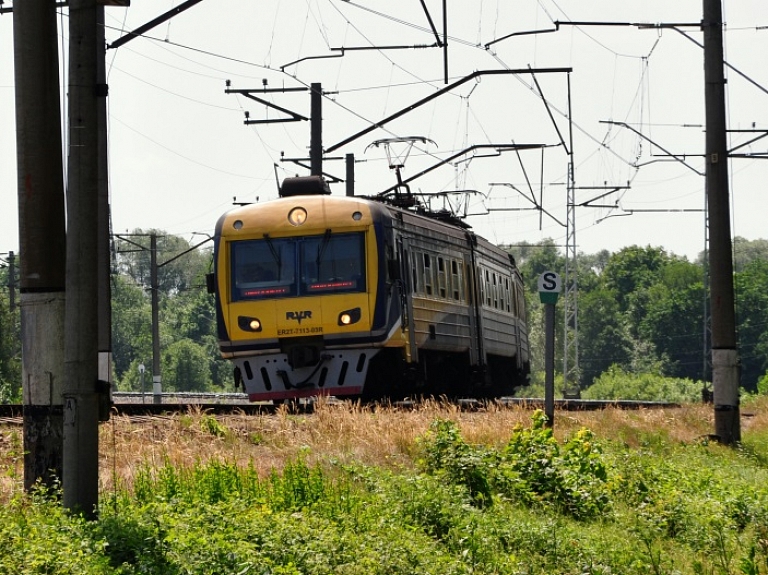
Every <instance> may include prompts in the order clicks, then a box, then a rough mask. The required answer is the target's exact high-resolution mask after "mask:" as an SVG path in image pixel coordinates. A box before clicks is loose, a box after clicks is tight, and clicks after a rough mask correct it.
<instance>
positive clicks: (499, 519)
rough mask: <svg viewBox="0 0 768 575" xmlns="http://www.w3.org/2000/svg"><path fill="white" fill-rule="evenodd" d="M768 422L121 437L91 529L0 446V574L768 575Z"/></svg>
mask: <svg viewBox="0 0 768 575" xmlns="http://www.w3.org/2000/svg"><path fill="white" fill-rule="evenodd" d="M766 407H768V403H766V402H765V401H762V402H761V401H760V400H755V401H754V402H753V403H752V404H751V405H750V407H749V410H750V415H749V417H746V418H745V419H744V421H745V426H744V430H743V435H744V442H743V444H742V445H741V446H738V447H736V448H726V447H722V446H720V445H717V444H714V443H712V442H710V441H709V440H708V439H707V436H706V434H705V433H701V429H705V428H706V427H707V426H708V425H710V424H711V421H710V420H709V418H710V416H711V414H709V411H708V410H706V409H700V408H699V407H695V406H691V407H683V408H680V409H677V410H666V411H663V412H654V413H651V412H646V413H643V412H626V413H624V412H618V411H613V410H608V411H605V412H600V413H599V414H576V415H570V414H566V413H558V414H557V415H556V417H557V418H558V419H557V421H556V427H555V430H557V431H556V432H555V430H553V429H552V428H550V427H547V425H546V421H545V419H544V416H543V414H542V413H541V412H533V413H531V412H526V411H524V410H520V411H519V412H510V410H502V409H498V408H494V407H493V406H488V407H487V409H486V410H484V411H481V412H476V413H460V412H458V411H456V410H455V409H453V408H450V407H446V406H440V405H434V406H426V407H424V408H423V410H422V411H421V412H420V413H409V412H399V411H397V410H395V409H384V408H379V409H364V408H361V407H360V406H355V405H347V406H323V407H321V409H320V411H319V412H318V413H317V414H316V417H315V416H298V415H295V414H290V413H287V412H282V413H278V415H276V416H271V417H268V416H260V417H259V418H244V417H243V418H239V417H238V418H229V419H227V418H222V419H216V418H211V416H210V415H207V414H204V413H191V414H187V415H185V416H183V417H180V418H178V419H177V420H176V421H173V420H167V419H165V420H161V421H158V422H157V423H156V424H155V425H153V426H142V427H136V426H135V425H134V424H130V423H129V422H126V421H123V422H117V423H113V424H111V425H112V426H113V427H112V429H110V428H109V427H105V428H103V429H102V432H103V440H102V443H103V445H104V446H105V447H104V448H103V450H104V451H105V452H106V454H105V455H106V457H105V459H107V461H105V462H104V464H105V466H104V469H103V472H102V476H103V480H104V478H105V477H106V478H108V479H109V482H107V481H106V480H104V488H103V490H102V493H101V506H100V509H99V514H98V519H97V520H95V521H90V522H88V521H85V520H84V519H82V518H80V517H79V516H76V515H71V514H68V513H65V512H64V511H63V510H62V508H61V505H60V501H59V498H58V494H57V492H56V490H55V489H52V490H51V489H49V490H44V489H39V490H37V491H35V492H34V493H32V494H23V493H22V492H21V490H20V485H19V484H20V478H19V477H18V438H17V436H16V435H15V434H16V433H17V432H16V431H15V430H13V429H9V428H0V429H2V436H0V437H2V441H0V450H2V451H3V456H5V455H7V454H11V455H13V457H10V458H4V459H2V461H3V462H6V461H7V462H8V463H7V464H5V463H4V464H2V465H5V467H4V468H3V469H2V472H3V474H2V476H3V478H4V480H3V483H2V486H3V490H2V492H1V493H0V497H2V498H3V503H4V505H3V506H2V508H0V575H5V574H11V573H12V574H14V575H15V574H33V573H35V574H37V573H72V574H78V575H81V574H82V575H90V574H102V573H103V574H122V575H132V574H139V573H142V574H163V575H177V574H178V575H182V574H184V575H187V574H201V575H202V574H233V575H234V574H238V575H246V574H259V575H267V574H273V575H275V574H279V575H298V574H302V575H315V574H318V575H319V574H323V575H327V574H340V575H357V574H360V575H363V574H365V575H369V574H374V575H375V574H382V575H383V574H385V573H386V574H409V575H410V574H425V575H431V574H435V575H436V574H447V575H452V574H470V573H472V574H509V575H513V574H514V575H522V574H530V575H533V574H542V575H543V574H553V573H554V574H569V575H570V574H573V575H576V574H605V575H607V574H628V575H633V574H638V575H639V574H643V575H645V574H647V573H652V574H657V575H660V574H670V575H672V574H681V575H726V574H745V575H759V574H763V575H768V465H766V461H768V446H766V442H765V439H766V433H767V431H768V419H767V418H766V416H765V415H764V412H765V411H766V409H765V408H766ZM700 420H703V421H700ZM660 422H663V424H664V425H661V424H660ZM697 422H699V423H700V424H701V427H700V428H697V427H696V426H697V425H699V423H697ZM118 427H120V428H119V429H118ZM136 435H145V436H144V437H143V438H142V439H141V441H140V442H137V443H136V444H133V443H131V442H132V441H135V439H136V438H135V436H136ZM254 436H258V437H259V441H258V442H254V441H252V438H253V437H254ZM110 439H111V440H112V441H113V447H112V450H111V453H110V449H109V441H110ZM120 444H125V445H126V446H127V445H128V444H130V446H129V447H125V448H123V449H118V447H117V446H118V445H120ZM139 444H140V445H142V446H143V447H144V448H145V449H146V451H141V450H140V449H138V447H137V446H138V445H139ZM195 446H196V447H197V450H196V451H195V450H194V447H195ZM123 450H125V451H128V452H130V453H123ZM137 455H138V456H140V459H139V460H138V461H134V462H133V465H132V466H126V467H125V468H123V467H122V464H121V462H122V461H124V460H125V461H126V462H127V461H128V460H129V459H130V457H131V456H133V457H134V458H135V457H136V456H137ZM109 458H111V459H112V461H111V462H110V461H108V460H109ZM110 463H111V469H112V473H111V475H110V473H108V470H109V469H110ZM265 463H268V464H269V465H268V466H266V465H265ZM118 470H119V471H118ZM129 470H130V471H129Z"/></svg>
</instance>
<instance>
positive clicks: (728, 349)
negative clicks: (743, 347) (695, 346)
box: [701, 0, 741, 445]
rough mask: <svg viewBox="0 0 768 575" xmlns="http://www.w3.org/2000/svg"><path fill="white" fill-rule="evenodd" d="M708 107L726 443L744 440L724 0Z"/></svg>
mask: <svg viewBox="0 0 768 575" xmlns="http://www.w3.org/2000/svg"><path fill="white" fill-rule="evenodd" d="M703 1H704V17H703V20H702V23H701V27H702V30H703V32H704V84H705V92H704V95H705V113H706V154H705V157H706V193H707V212H708V215H709V286H710V298H711V314H712V387H713V393H714V407H715V435H716V436H717V437H718V439H719V441H720V442H721V443H723V444H725V445H731V444H734V443H738V442H739V441H741V422H740V415H739V361H740V360H739V352H738V349H737V347H736V314H735V310H734V295H733V254H732V251H731V225H730V198H729V189H728V148H727V141H726V121H725V77H724V74H723V14H722V6H721V0H703Z"/></svg>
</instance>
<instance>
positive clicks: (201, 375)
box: [162, 338, 211, 391]
mask: <svg viewBox="0 0 768 575" xmlns="http://www.w3.org/2000/svg"><path fill="white" fill-rule="evenodd" d="M162 373H163V388H164V389H165V390H167V391H171V390H173V391H207V390H209V389H210V384H211V367H210V357H209V355H208V351H207V350H206V348H205V347H203V346H201V345H200V344H198V343H195V342H194V341H192V340H190V339H187V338H184V339H180V340H178V341H176V342H174V343H172V344H171V345H170V346H169V347H168V348H167V349H166V350H165V352H164V353H163V360H162Z"/></svg>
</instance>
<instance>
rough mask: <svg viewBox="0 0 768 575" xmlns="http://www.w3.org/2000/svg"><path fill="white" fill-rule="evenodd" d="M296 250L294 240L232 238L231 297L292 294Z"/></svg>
mask: <svg viewBox="0 0 768 575" xmlns="http://www.w3.org/2000/svg"><path fill="white" fill-rule="evenodd" d="M295 251H296V250H295V247H294V242H293V240H285V239H276V240H273V239H269V238H265V239H262V240H248V241H240V242H233V243H232V245H231V255H232V300H233V301H239V300H244V299H255V298H265V297H286V296H291V295H295V294H296V285H295V284H296V279H295V274H296V266H295Z"/></svg>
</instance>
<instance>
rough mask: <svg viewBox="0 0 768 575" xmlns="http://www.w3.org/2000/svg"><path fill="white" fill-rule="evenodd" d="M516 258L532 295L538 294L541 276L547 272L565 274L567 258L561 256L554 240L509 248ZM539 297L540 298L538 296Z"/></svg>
mask: <svg viewBox="0 0 768 575" xmlns="http://www.w3.org/2000/svg"><path fill="white" fill-rule="evenodd" d="M509 251H510V253H512V255H514V256H515V261H516V262H517V266H518V268H520V272H521V273H522V274H523V281H524V282H525V285H526V288H527V289H528V291H529V292H530V293H533V294H535V293H537V291H538V286H537V283H538V281H539V276H540V275H541V274H542V273H543V272H545V271H554V272H557V273H559V274H560V275H561V276H562V275H563V274H564V273H565V258H564V257H563V256H562V255H560V253H559V252H558V250H557V246H556V245H555V244H554V242H553V240H551V239H546V240H542V241H541V242H539V243H538V244H534V245H531V244H523V245H522V246H515V247H514V248H509ZM537 297H538V296H537Z"/></svg>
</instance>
